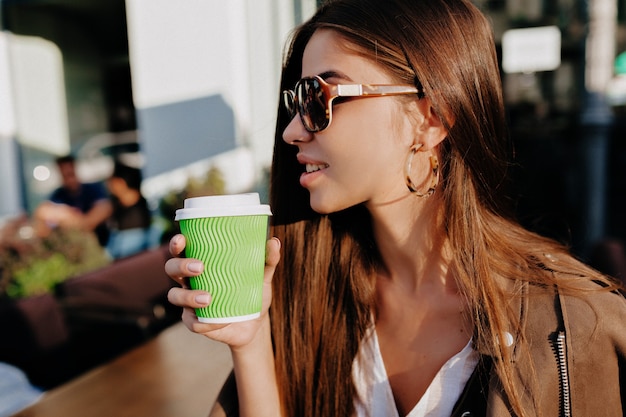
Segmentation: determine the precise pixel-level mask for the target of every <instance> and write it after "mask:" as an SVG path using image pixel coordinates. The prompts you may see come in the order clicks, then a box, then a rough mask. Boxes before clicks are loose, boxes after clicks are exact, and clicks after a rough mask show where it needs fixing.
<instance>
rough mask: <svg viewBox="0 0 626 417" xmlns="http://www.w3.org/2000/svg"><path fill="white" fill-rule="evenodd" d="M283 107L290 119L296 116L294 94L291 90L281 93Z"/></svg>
mask: <svg viewBox="0 0 626 417" xmlns="http://www.w3.org/2000/svg"><path fill="white" fill-rule="evenodd" d="M283 105H284V106H285V108H286V109H287V111H288V112H289V116H291V117H292V118H293V117H294V116H295V115H296V103H295V94H294V92H293V91H291V90H285V91H283Z"/></svg>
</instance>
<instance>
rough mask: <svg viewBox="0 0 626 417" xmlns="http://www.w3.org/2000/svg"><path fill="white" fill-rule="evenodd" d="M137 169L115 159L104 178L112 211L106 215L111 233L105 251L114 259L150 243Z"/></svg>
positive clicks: (148, 214)
mask: <svg viewBox="0 0 626 417" xmlns="http://www.w3.org/2000/svg"><path fill="white" fill-rule="evenodd" d="M141 181H142V176H141V170H140V169H138V168H135V167H131V166H128V165H125V164H123V163H122V162H120V161H116V162H115V167H114V169H113V174H112V175H111V177H110V178H109V179H108V180H107V184H106V185H107V187H108V189H109V193H110V195H111V197H110V198H111V203H112V205H113V214H112V215H111V217H110V219H109V223H108V224H109V229H110V231H111V236H110V238H109V242H108V244H107V251H108V252H109V254H110V255H111V257H112V258H114V259H119V258H123V257H126V256H130V255H133V254H135V253H138V252H141V251H143V250H146V249H148V248H150V247H151V246H152V243H153V233H152V227H151V226H152V213H151V211H150V209H149V208H148V203H147V201H146V199H145V198H144V196H143V195H142V194H141Z"/></svg>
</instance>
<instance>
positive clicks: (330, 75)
mask: <svg viewBox="0 0 626 417" xmlns="http://www.w3.org/2000/svg"><path fill="white" fill-rule="evenodd" d="M318 76H319V77H320V78H321V79H323V80H324V81H326V80H327V79H328V78H340V79H342V80H346V81H352V79H351V78H350V77H348V76H347V75H345V74H343V73H341V72H338V71H334V70H329V71H324V72H322V73H321V74H318Z"/></svg>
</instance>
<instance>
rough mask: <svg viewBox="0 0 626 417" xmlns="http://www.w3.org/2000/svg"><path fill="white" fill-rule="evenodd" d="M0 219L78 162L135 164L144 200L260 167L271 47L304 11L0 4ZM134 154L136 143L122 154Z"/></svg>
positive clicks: (278, 49)
mask: <svg viewBox="0 0 626 417" xmlns="http://www.w3.org/2000/svg"><path fill="white" fill-rule="evenodd" d="M0 6H1V9H0V10H1V25H0V27H1V28H2V29H3V31H2V32H1V33H0V97H1V98H0V110H1V114H2V116H0V154H1V156H0V159H1V161H0V167H1V168H0V171H1V172H0V174H2V175H0V195H2V198H0V216H2V215H11V214H14V213H15V212H20V211H26V212H29V211H31V210H32V209H33V207H35V206H36V204H37V203H38V202H39V201H40V200H41V199H43V198H44V197H45V196H47V195H48V193H49V192H50V191H51V190H52V189H53V188H54V186H56V185H57V184H58V178H57V177H56V176H55V174H56V173H55V171H54V164H52V163H51V162H52V161H53V159H54V157H55V156H58V155H62V154H65V153H67V152H70V151H71V152H73V153H75V154H76V155H77V156H78V158H79V175H81V177H82V178H84V180H85V181H95V180H100V179H103V178H106V177H107V175H108V173H109V171H110V170H111V168H112V164H111V155H117V154H122V156H123V157H126V158H127V159H129V160H130V161H131V163H134V164H139V165H141V167H142V169H143V172H144V177H145V178H146V181H145V184H144V186H145V188H146V190H145V192H146V194H147V196H148V197H152V198H154V199H157V198H159V196H160V195H162V194H164V193H165V192H167V191H168V190H170V189H173V188H181V187H183V186H184V184H185V182H186V180H187V178H189V177H190V176H199V175H202V174H203V172H205V171H207V169H208V168H209V167H210V166H218V167H219V168H220V170H221V171H222V174H223V175H224V176H225V177H226V179H227V184H226V186H227V191H230V192H237V191H242V190H248V189H250V188H251V187H254V186H255V184H256V183H257V182H259V181H260V180H261V175H262V173H263V170H264V168H266V167H267V166H268V165H269V162H270V158H271V152H272V146H273V136H274V121H275V112H276V108H277V105H278V94H277V91H278V83H279V77H280V66H281V59H282V48H283V45H284V42H285V40H286V38H287V35H288V32H289V31H290V30H291V28H293V27H294V26H295V25H296V24H297V23H298V22H300V21H302V20H303V19H304V18H306V17H308V15H310V14H311V13H313V12H314V10H315V7H316V4H315V1H314V0H255V1H253V2H251V1H245V0H231V1H228V2H225V1H218V0H184V1H179V2H178V1H177V2H172V1H169V0H150V1H145V0H126V1H124V0H89V1H79V2H77V1H73V0H32V1H22V0H0ZM133 145H135V146H133Z"/></svg>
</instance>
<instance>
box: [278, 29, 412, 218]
mask: <svg viewBox="0 0 626 417" xmlns="http://www.w3.org/2000/svg"><path fill="white" fill-rule="evenodd" d="M345 42H346V41H345V40H344V39H343V38H342V37H340V36H339V35H338V34H337V33H336V32H334V31H332V30H318V31H316V32H315V33H314V34H313V36H312V37H311V40H310V41H309V43H308V44H307V46H306V48H305V50H304V55H303V58H302V76H303V77H305V76H313V75H319V76H321V77H322V78H324V79H325V80H326V82H328V83H330V84H397V82H395V81H394V80H392V79H391V78H390V77H389V75H387V74H386V73H385V72H384V71H383V70H382V68H381V67H379V66H377V65H375V64H374V63H373V62H372V61H371V60H369V59H366V58H364V57H362V56H359V55H356V54H355V53H353V52H350V51H349V50H348V49H347V48H345V47H342V44H344V45H345ZM401 100H402V99H399V98H398V97H376V98H352V99H347V100H346V101H343V102H340V103H335V104H333V108H332V112H333V117H332V123H331V124H330V126H329V127H328V128H326V129H325V130H323V131H321V132H317V133H310V132H308V131H306V130H305V128H304V126H303V125H302V122H301V121H300V117H299V116H298V115H296V117H294V118H293V120H292V121H291V122H290V123H289V125H288V126H287V128H286V129H285V131H284V132H283V139H284V140H285V142H287V143H290V144H293V145H295V146H297V147H298V161H299V162H300V163H301V164H303V165H305V166H306V172H304V173H303V174H302V176H301V177H300V184H301V185H302V186H303V187H305V188H306V189H307V190H308V191H309V193H310V204H311V207H312V208H313V209H314V210H315V211H317V212H319V213H331V212H335V211H339V210H343V209H345V208H348V207H351V206H354V205H357V204H360V203H366V205H379V204H384V203H388V202H391V201H394V200H397V199H399V198H402V197H404V196H406V194H408V193H409V191H408V189H407V187H406V185H405V181H404V164H405V160H406V157H407V155H408V152H409V148H410V146H411V144H412V143H413V139H414V138H413V133H412V131H413V129H412V128H411V125H410V123H409V119H410V118H409V117H407V114H406V111H405V110H404V107H403V105H402V101H401ZM405 100H406V99H405Z"/></svg>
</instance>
